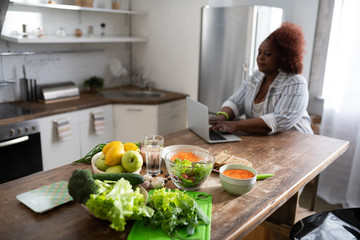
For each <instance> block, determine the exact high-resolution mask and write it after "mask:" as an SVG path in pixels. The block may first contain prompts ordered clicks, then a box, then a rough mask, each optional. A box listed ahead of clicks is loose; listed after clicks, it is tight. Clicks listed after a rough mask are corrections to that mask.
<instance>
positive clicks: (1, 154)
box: [0, 108, 43, 183]
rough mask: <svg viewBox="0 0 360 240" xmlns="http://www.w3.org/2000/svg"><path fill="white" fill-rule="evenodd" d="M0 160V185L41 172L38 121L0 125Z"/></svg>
mask: <svg viewBox="0 0 360 240" xmlns="http://www.w3.org/2000/svg"><path fill="white" fill-rule="evenodd" d="M0 109H1V108H0ZM9 113H10V112H9V111H8V112H7V114H9ZM20 114H21V113H20ZM0 158H1V167H0V183H4V182H8V181H10V180H14V179H17V178H20V177H24V176H27V175H30V174H32V173H36V172H39V171H42V170H43V165H42V156H41V140H40V128H39V123H38V121H37V120H28V121H23V122H16V123H11V124H7V125H0Z"/></svg>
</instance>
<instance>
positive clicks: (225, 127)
mask: <svg viewBox="0 0 360 240" xmlns="http://www.w3.org/2000/svg"><path fill="white" fill-rule="evenodd" d="M238 123H239V121H224V120H223V121H217V122H215V121H214V122H213V124H212V126H211V129H212V130H215V131H219V132H228V133H235V132H237V131H238V129H237V125H238Z"/></svg>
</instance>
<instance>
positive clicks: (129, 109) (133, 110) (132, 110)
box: [126, 108, 142, 112]
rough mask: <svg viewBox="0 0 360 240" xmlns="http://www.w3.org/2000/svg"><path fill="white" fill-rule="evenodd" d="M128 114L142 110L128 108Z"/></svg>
mask: <svg viewBox="0 0 360 240" xmlns="http://www.w3.org/2000/svg"><path fill="white" fill-rule="evenodd" d="M126 111H128V112H142V109H141V108H128V109H126Z"/></svg>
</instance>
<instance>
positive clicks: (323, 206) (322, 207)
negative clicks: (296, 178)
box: [299, 184, 342, 212]
mask: <svg viewBox="0 0 360 240" xmlns="http://www.w3.org/2000/svg"><path fill="white" fill-rule="evenodd" d="M311 199H312V186H311V185H310V184H308V185H306V186H305V188H304V190H303V192H302V193H301V195H300V201H299V202H300V207H302V208H306V209H310V206H311ZM341 208H342V206H341V205H340V204H339V205H332V204H329V203H327V202H325V201H324V200H323V199H322V198H320V197H317V198H316V204H315V212H324V211H331V210H335V209H341Z"/></svg>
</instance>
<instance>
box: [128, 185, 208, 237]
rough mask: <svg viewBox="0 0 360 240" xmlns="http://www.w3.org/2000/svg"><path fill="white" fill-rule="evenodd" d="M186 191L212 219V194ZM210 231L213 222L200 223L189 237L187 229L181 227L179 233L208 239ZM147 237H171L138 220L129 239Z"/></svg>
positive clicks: (182, 235) (183, 235)
mask: <svg viewBox="0 0 360 240" xmlns="http://www.w3.org/2000/svg"><path fill="white" fill-rule="evenodd" d="M152 191H153V190H151V191H150V192H149V195H151V193H152ZM185 193H186V194H188V195H190V196H191V197H193V198H194V199H195V201H196V202H197V204H198V205H199V206H200V207H201V208H202V210H204V212H205V213H206V215H208V216H209V218H210V221H211V209H212V196H211V195H210V194H208V193H203V192H185ZM210 231H211V224H208V225H200V226H199V227H198V228H197V231H196V232H195V234H194V235H192V236H189V237H186V230H185V229H180V230H179V231H178V233H179V235H180V236H181V237H182V238H183V239H199V240H206V239H210ZM147 239H149V240H150V239H151V240H155V239H156V240H163V239H164V240H165V239H171V238H170V237H169V236H168V235H166V233H164V232H163V231H162V230H161V228H160V227H159V228H158V229H152V228H151V227H148V226H145V224H144V221H136V222H135V223H134V225H133V227H132V228H131V231H130V233H129V235H128V240H147ZM176 239H177V238H176Z"/></svg>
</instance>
